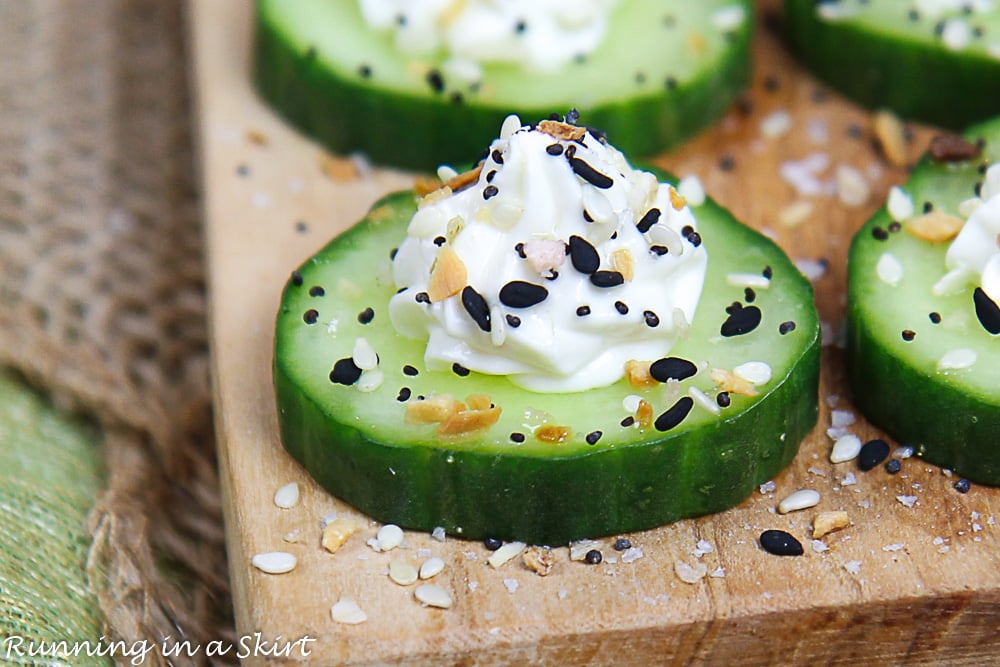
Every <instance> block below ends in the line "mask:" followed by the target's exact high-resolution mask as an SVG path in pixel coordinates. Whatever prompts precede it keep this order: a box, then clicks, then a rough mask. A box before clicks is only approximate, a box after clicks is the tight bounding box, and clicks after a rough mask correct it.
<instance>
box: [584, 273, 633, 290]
mask: <svg viewBox="0 0 1000 667" xmlns="http://www.w3.org/2000/svg"><path fill="white" fill-rule="evenodd" d="M590 282H591V283H593V284H594V285H595V286H597V287H617V286H618V285H621V284H623V283H624V282H625V277H624V276H623V275H622V274H621V273H619V272H618V271H594V272H593V273H591V274H590Z"/></svg>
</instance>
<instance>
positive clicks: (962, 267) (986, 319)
mask: <svg viewBox="0 0 1000 667" xmlns="http://www.w3.org/2000/svg"><path fill="white" fill-rule="evenodd" d="M998 159H1000V119H998V120H994V121H990V122H988V123H985V124H982V125H978V126H976V127H973V128H972V129H971V130H969V132H968V133H967V134H966V135H965V139H962V138H959V137H955V136H947V137H945V136H943V137H939V138H937V139H935V140H934V141H933V143H932V144H931V150H930V153H929V155H928V156H927V157H925V158H924V159H923V161H922V162H921V163H920V164H919V165H918V166H917V168H916V169H915V170H914V172H913V175H912V177H911V179H910V180H909V182H907V183H906V185H904V186H903V187H902V188H894V189H893V190H892V191H891V194H890V196H889V200H888V203H887V205H886V207H885V208H883V209H882V210H881V211H879V212H878V213H877V214H876V215H875V216H874V217H873V218H872V219H871V220H870V221H869V222H868V223H867V224H866V225H865V226H864V227H863V228H862V229H861V230H860V231H859V232H858V234H857V236H856V237H855V238H854V241H853V243H852V245H851V250H850V256H849V260H848V261H849V263H848V279H849V287H848V291H849V300H848V348H847V369H848V377H849V380H850V383H851V387H852V390H853V392H854V395H855V399H856V403H857V404H858V407H859V408H860V409H861V410H862V411H863V412H864V413H865V415H866V416H867V417H868V418H869V419H870V420H871V421H872V422H873V423H874V424H876V425H878V426H880V427H882V428H884V429H885V430H886V431H887V432H888V433H889V435H891V436H892V437H894V438H896V439H897V440H898V441H899V442H900V443H902V444H905V445H911V446H913V447H914V448H915V450H916V451H917V453H919V454H920V455H922V456H923V457H924V458H925V459H927V460H928V461H930V462H932V463H936V464H938V465H941V466H944V467H946V468H950V469H953V470H954V471H956V472H957V473H959V474H961V475H963V476H965V477H967V478H968V479H971V480H973V481H976V482H981V483H984V484H993V485H997V484H1000V305H998V304H1000V166H997V165H996V164H995V163H996V162H997V161H998ZM990 165H994V166H990Z"/></svg>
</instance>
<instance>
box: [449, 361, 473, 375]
mask: <svg viewBox="0 0 1000 667" xmlns="http://www.w3.org/2000/svg"><path fill="white" fill-rule="evenodd" d="M451 372H452V373H454V374H455V375H457V376H458V377H462V378H464V377H468V375H469V372H470V371H469V369H468V368H466V367H465V366H463V365H462V364H460V363H458V362H457V361H456V362H455V363H453V364H452V365H451Z"/></svg>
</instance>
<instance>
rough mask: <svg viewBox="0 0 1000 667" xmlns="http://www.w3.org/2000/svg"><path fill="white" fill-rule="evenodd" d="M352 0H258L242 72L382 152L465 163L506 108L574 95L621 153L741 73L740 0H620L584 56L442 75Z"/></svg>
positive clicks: (396, 159)
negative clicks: (466, 79)
mask: <svg viewBox="0 0 1000 667" xmlns="http://www.w3.org/2000/svg"><path fill="white" fill-rule="evenodd" d="M357 4H358V3H357V1H356V0H338V1H337V2H331V1H330V0H296V1H295V2H285V1H284V0H259V1H258V2H257V5H256V37H255V45H254V59H253V77H254V80H255V83H256V86H257V89H258V90H259V92H260V94H261V96H262V97H263V98H264V99H265V100H266V101H267V102H269V103H270V104H271V105H272V106H273V107H274V108H275V109H276V110H277V111H278V112H279V113H280V114H281V115H283V116H284V117H285V118H286V119H287V120H289V121H290V122H291V123H292V124H293V125H295V126H297V127H298V128H299V129H301V130H302V131H303V132H305V133H306V134H308V135H310V136H312V137H314V138H315V139H317V140H318V141H319V142H320V143H322V144H325V145H326V146H328V147H329V148H331V149H332V150H334V151H337V152H342V153H343V152H350V151H356V150H357V151H363V152H365V153H366V154H367V155H368V156H369V157H370V158H371V159H372V160H373V161H375V162H377V163H381V164H387V165H393V166H398V167H405V168H416V169H434V168H436V167H437V166H438V165H439V164H443V163H455V162H461V163H466V162H467V161H468V159H469V156H471V155H476V154H478V152H479V151H480V150H481V149H482V147H483V146H485V145H487V144H488V142H489V141H490V139H492V138H493V136H494V134H495V132H496V128H497V127H500V124H501V123H502V121H503V119H504V118H505V117H506V116H507V115H508V114H511V113H516V114H518V115H520V116H521V117H522V118H545V117H547V116H549V115H550V114H552V113H560V114H564V113H566V112H567V111H568V110H570V109H572V108H576V109H577V110H579V111H580V112H581V114H582V115H583V116H584V117H585V118H587V120H588V122H591V123H593V124H594V126H595V127H600V128H601V129H603V130H605V131H607V132H608V133H609V134H610V135H612V136H614V137H615V142H616V146H618V147H619V148H620V149H621V150H622V151H623V152H624V153H626V154H630V155H640V156H641V155H652V154H655V153H657V152H659V151H661V150H663V149H665V148H668V147H670V146H673V145H675V144H677V143H679V142H680V141H682V140H683V139H685V138H686V137H688V136H690V135H692V134H694V133H695V132H696V131H698V130H700V129H701V128H703V127H705V126H706V125H708V124H710V123H711V122H712V121H713V120H715V119H716V118H718V117H719V116H721V115H722V113H723V112H724V111H725V109H726V108H727V107H728V106H729V104H730V103H731V102H732V101H733V99H734V98H735V97H736V96H737V95H738V94H739V92H740V91H742V90H743V89H744V88H745V87H746V85H747V83H748V81H749V75H750V37H751V30H752V24H753V18H752V9H751V2H750V1H749V0H706V1H704V2H700V3H697V4H691V3H685V2H681V1H680V0H661V1H660V2H656V3H647V2H644V1H642V0H622V2H620V4H619V5H618V6H617V7H616V9H615V13H614V14H613V16H612V17H611V20H610V23H609V27H608V32H607V35H606V38H605V40H604V41H603V43H602V45H601V46H600V47H599V48H598V49H597V50H596V51H595V52H593V53H591V54H590V55H589V56H587V57H586V58H584V59H582V60H576V61H573V62H571V63H570V64H568V65H566V66H565V67H563V68H561V69H560V70H558V71H556V72H551V73H550V72H534V71H531V72H528V71H525V70H524V69H522V68H519V67H514V66H512V65H500V64H496V65H489V64H488V65H485V66H484V67H483V72H482V77H481V78H480V79H478V80H477V81H474V82H472V83H468V84H466V83H459V82H457V80H454V81H453V80H452V78H450V77H448V76H446V74H445V72H446V70H445V68H444V67H443V63H444V55H443V54H441V55H438V56H435V57H433V58H426V59H423V60H419V61H415V60H413V59H412V58H408V57H407V56H406V55H404V54H402V53H400V52H399V50H398V49H396V48H395V46H394V45H393V42H392V37H391V36H390V35H387V34H377V33H374V32H373V31H372V30H370V29H369V28H368V27H367V25H366V24H365V23H364V20H363V19H362V17H361V14H360V11H359V9H358V6H357ZM651 5H655V8H653V7H651ZM529 29H530V27H529Z"/></svg>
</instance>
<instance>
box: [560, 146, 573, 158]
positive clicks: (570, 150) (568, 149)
mask: <svg viewBox="0 0 1000 667" xmlns="http://www.w3.org/2000/svg"><path fill="white" fill-rule="evenodd" d="M563 155H565V156H566V158H567V159H569V158H571V157H573V156H574V155H576V146H574V145H573V144H570V145H569V146H567V147H566V150H565V151H564V152H563Z"/></svg>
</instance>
